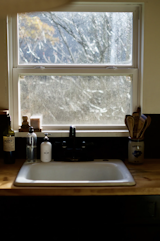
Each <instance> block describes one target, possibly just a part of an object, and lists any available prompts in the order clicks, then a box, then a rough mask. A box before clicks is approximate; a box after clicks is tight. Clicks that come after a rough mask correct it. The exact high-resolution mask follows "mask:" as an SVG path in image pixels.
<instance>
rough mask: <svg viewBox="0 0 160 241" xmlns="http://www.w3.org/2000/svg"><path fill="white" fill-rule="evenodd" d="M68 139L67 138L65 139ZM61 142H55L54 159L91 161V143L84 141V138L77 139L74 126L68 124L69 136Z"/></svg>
mask: <svg viewBox="0 0 160 241" xmlns="http://www.w3.org/2000/svg"><path fill="white" fill-rule="evenodd" d="M67 139H69V140H67ZM67 139H66V140H64V141H62V142H56V143H55V145H54V148H55V151H54V153H55V158H54V159H55V160H56V161H71V162H76V161H93V160H94V158H93V151H92V148H93V143H86V142H85V141H84V140H83V141H81V140H80V139H79V140H77V139H78V138H76V127H75V126H70V128H69V138H67Z"/></svg>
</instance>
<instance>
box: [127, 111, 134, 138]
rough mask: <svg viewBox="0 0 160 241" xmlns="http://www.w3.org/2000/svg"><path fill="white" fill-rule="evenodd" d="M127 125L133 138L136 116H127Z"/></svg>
mask: <svg viewBox="0 0 160 241" xmlns="http://www.w3.org/2000/svg"><path fill="white" fill-rule="evenodd" d="M127 126H128V129H129V134H130V137H131V138H133V128H134V118H133V116H127Z"/></svg>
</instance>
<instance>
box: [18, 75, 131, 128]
mask: <svg viewBox="0 0 160 241" xmlns="http://www.w3.org/2000/svg"><path fill="white" fill-rule="evenodd" d="M131 83H132V77H131V76H23V77H22V76H21V78H20V109H21V115H22V116H23V115H28V116H29V117H30V116H31V115H36V114H37V115H39V114H41V115H42V117H43V124H57V125H59V124H69V125H71V124H124V117H125V115H126V114H129V113H130V108H131Z"/></svg>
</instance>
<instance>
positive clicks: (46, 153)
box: [40, 133, 52, 162]
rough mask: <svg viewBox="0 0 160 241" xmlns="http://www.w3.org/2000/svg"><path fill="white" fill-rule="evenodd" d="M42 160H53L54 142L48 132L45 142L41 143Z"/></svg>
mask: <svg viewBox="0 0 160 241" xmlns="http://www.w3.org/2000/svg"><path fill="white" fill-rule="evenodd" d="M40 158H41V161H42V162H50V161H51V160H52V144H51V143H50V142H49V138H48V133H45V137H44V142H42V143H41V157H40Z"/></svg>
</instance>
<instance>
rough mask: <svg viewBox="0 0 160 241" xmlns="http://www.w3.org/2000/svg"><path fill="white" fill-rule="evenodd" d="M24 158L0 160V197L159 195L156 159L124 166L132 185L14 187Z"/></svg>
mask: <svg viewBox="0 0 160 241" xmlns="http://www.w3.org/2000/svg"><path fill="white" fill-rule="evenodd" d="M24 161H25V160H19V159H17V160H16V163H15V164H12V165H6V164H3V161H2V160H0V196H92V195H95V196H101V195H103V196H104V195H105V196H107V195H109V196H111V195H121V196H123V195H160V159H146V160H145V161H144V163H143V164H141V165H133V164H129V163H128V161H127V160H126V161H125V165H126V166H127V168H128V169H129V171H130V172H131V174H132V176H133V178H134V180H135V182H136V185H135V186H128V187H127V186H126V187H15V186H14V180H15V178H16V176H17V174H18V171H19V170H20V168H21V166H22V165H23V163H24Z"/></svg>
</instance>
